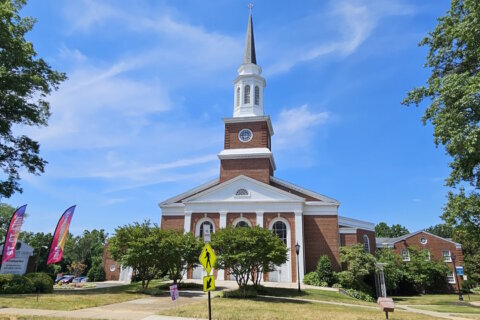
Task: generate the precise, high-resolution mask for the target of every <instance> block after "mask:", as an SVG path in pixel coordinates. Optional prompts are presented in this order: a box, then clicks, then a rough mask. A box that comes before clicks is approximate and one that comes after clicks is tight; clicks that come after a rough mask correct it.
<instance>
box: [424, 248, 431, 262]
mask: <svg viewBox="0 0 480 320" xmlns="http://www.w3.org/2000/svg"><path fill="white" fill-rule="evenodd" d="M425 251H426V252H425V254H426V256H425V260H427V261H430V260H431V259H432V257H431V256H430V250H425Z"/></svg>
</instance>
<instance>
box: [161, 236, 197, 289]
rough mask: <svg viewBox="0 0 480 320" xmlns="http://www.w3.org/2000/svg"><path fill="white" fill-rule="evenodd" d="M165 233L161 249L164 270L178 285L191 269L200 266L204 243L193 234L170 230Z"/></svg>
mask: <svg viewBox="0 0 480 320" xmlns="http://www.w3.org/2000/svg"><path fill="white" fill-rule="evenodd" d="M163 233H164V235H163V236H162V242H161V247H160V250H161V252H160V256H161V257H162V258H161V259H162V260H163V263H164V266H163V270H165V271H167V272H168V275H169V277H170V279H171V280H173V283H175V284H176V283H178V282H179V281H180V280H181V279H182V277H183V276H184V274H185V272H186V271H187V270H188V269H189V268H192V267H194V266H196V265H197V264H198V257H199V256H200V253H201V251H202V245H203V243H202V242H201V241H199V240H198V239H197V238H195V236H194V235H193V234H192V233H191V232H189V233H183V232H180V231H174V230H168V231H163Z"/></svg>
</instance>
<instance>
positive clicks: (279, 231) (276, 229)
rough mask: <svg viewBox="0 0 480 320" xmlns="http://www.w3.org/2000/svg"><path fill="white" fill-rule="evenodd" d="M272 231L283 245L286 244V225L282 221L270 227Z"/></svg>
mask: <svg viewBox="0 0 480 320" xmlns="http://www.w3.org/2000/svg"><path fill="white" fill-rule="evenodd" d="M272 231H273V233H274V234H275V235H277V237H279V238H280V240H282V241H283V243H285V244H287V225H286V224H285V223H284V222H283V221H277V222H275V223H274V224H273V226H272Z"/></svg>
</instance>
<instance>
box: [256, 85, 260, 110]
mask: <svg viewBox="0 0 480 320" xmlns="http://www.w3.org/2000/svg"><path fill="white" fill-rule="evenodd" d="M259 104H260V88H259V87H258V86H255V105H257V106H258V105H259Z"/></svg>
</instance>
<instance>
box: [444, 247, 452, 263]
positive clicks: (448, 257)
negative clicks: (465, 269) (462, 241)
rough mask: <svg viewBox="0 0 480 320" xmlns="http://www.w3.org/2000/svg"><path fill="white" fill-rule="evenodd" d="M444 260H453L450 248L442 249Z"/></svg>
mask: <svg viewBox="0 0 480 320" xmlns="http://www.w3.org/2000/svg"><path fill="white" fill-rule="evenodd" d="M442 257H443V262H452V253H451V252H450V250H442Z"/></svg>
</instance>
